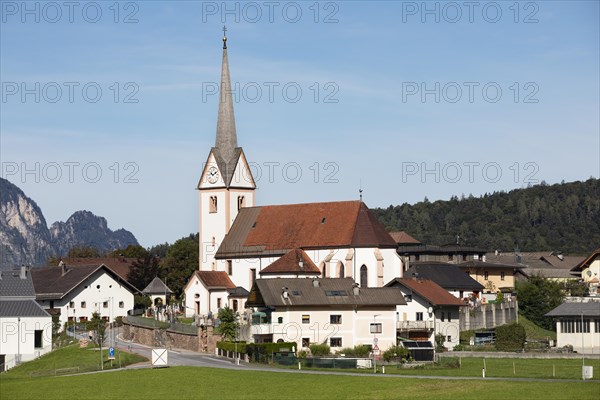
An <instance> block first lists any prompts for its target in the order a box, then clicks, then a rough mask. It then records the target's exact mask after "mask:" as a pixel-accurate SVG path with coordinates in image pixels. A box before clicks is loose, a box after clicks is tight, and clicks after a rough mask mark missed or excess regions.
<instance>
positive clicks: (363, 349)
mask: <svg viewBox="0 0 600 400" xmlns="http://www.w3.org/2000/svg"><path fill="white" fill-rule="evenodd" d="M339 353H341V354H344V356H346V357H369V355H370V354H371V349H370V348H369V346H366V345H364V344H359V345H356V346H354V347H345V348H343V349H342V350H340V351H339Z"/></svg>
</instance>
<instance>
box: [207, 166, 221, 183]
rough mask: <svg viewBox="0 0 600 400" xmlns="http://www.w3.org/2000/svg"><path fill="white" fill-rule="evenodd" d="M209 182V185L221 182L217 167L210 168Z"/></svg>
mask: <svg viewBox="0 0 600 400" xmlns="http://www.w3.org/2000/svg"><path fill="white" fill-rule="evenodd" d="M207 180H208V182H209V183H217V181H218V180H219V170H218V169H217V167H210V168H209V169H208V171H207Z"/></svg>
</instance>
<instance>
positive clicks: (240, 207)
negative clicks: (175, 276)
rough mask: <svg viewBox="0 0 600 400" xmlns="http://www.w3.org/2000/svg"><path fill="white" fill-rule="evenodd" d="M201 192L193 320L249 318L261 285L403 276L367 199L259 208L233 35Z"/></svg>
mask: <svg viewBox="0 0 600 400" xmlns="http://www.w3.org/2000/svg"><path fill="white" fill-rule="evenodd" d="M196 189H197V191H198V207H199V237H200V239H199V240H200V243H199V244H200V251H199V259H198V266H199V268H198V271H196V273H194V275H192V277H190V279H189V281H188V283H187V285H186V286H185V288H184V291H185V299H186V300H185V305H186V314H187V315H188V316H192V315H199V316H203V315H208V314H209V313H212V314H216V313H217V312H218V309H219V308H222V307H225V306H226V305H229V307H231V308H232V309H233V310H234V311H236V312H240V313H243V312H244V310H245V309H247V306H246V301H247V299H248V295H249V293H250V291H251V290H252V288H253V286H255V281H256V280H257V279H259V280H265V279H281V280H282V282H283V281H289V278H296V279H311V280H315V279H327V278H344V282H348V278H351V279H352V280H353V282H354V285H355V286H356V287H359V288H381V287H383V286H384V285H385V284H386V283H388V282H390V281H392V280H393V279H395V278H401V277H402V274H403V262H402V260H401V258H400V257H399V256H398V254H397V252H396V247H397V245H396V242H395V240H394V239H393V238H392V237H391V236H390V235H389V233H388V232H387V231H386V230H385V228H384V226H383V225H382V224H381V222H379V221H378V219H377V218H376V217H375V215H373V214H372V213H371V212H370V211H369V209H368V207H367V206H366V205H365V204H364V203H363V202H362V199H361V200H355V201H339V202H320V203H306V204H282V205H266V206H257V205H256V204H255V200H256V198H255V191H256V184H255V181H254V179H253V176H252V172H251V170H250V167H249V164H248V160H247V159H246V155H245V153H244V150H243V149H242V147H240V146H238V139H237V131H236V125H235V116H234V109H233V96H232V92H231V79H230V73H229V60H228V55H227V37H226V36H224V37H223V59H222V66H221V86H220V96H219V108H218V116H217V131H216V140H215V146H214V147H213V148H212V149H210V151H209V153H208V157H207V159H206V162H205V164H204V169H203V171H202V174H201V175H200V180H199V182H198V184H197V186H196ZM264 287H267V286H264ZM263 290H264V289H263ZM365 293H366V292H365Z"/></svg>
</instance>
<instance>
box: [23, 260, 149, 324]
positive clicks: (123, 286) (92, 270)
mask: <svg viewBox="0 0 600 400" xmlns="http://www.w3.org/2000/svg"><path fill="white" fill-rule="evenodd" d="M31 276H32V279H33V285H34V288H35V294H36V300H37V302H38V303H39V304H40V306H42V307H43V308H44V309H46V310H47V311H48V312H49V313H50V314H52V315H59V319H60V324H61V326H64V324H65V323H67V322H70V321H74V322H85V321H88V320H90V319H91V318H92V314H93V313H95V312H97V313H99V314H100V316H101V318H102V319H104V320H106V321H114V320H115V318H117V317H125V316H127V311H129V310H131V309H133V298H134V295H135V294H136V293H139V291H138V289H137V288H135V287H134V286H133V285H131V284H130V283H129V282H127V280H125V279H123V277H121V276H120V275H118V274H117V273H116V272H114V271H113V270H112V269H110V268H108V267H107V266H106V265H104V264H100V265H98V264H91V265H79V266H68V265H66V264H65V263H64V262H63V263H61V264H60V265H59V266H58V267H44V268H34V269H32V270H31Z"/></svg>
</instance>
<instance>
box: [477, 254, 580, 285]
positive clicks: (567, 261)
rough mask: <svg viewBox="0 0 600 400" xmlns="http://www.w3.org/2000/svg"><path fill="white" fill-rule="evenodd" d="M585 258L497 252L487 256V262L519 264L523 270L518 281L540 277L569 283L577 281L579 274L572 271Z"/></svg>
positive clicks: (518, 274) (518, 275)
mask: <svg viewBox="0 0 600 400" xmlns="http://www.w3.org/2000/svg"><path fill="white" fill-rule="evenodd" d="M583 260H584V257H578V256H569V255H564V254H562V253H559V252H554V251H553V252H549V253H548V252H516V253H515V252H508V253H503V252H500V251H499V250H496V251H495V252H493V253H488V254H487V255H486V261H487V262H491V263H497V264H517V265H520V266H522V267H526V268H523V269H522V270H521V271H519V272H518V273H517V275H516V276H515V277H516V278H517V279H521V278H522V279H528V278H529V277H530V276H533V275H539V276H542V277H544V278H547V279H551V280H555V281H561V282H565V281H569V280H574V279H577V278H578V277H577V274H576V273H573V272H571V271H570V270H571V269H572V268H573V267H574V266H575V265H577V264H579V263H580V262H582V261H583Z"/></svg>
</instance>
